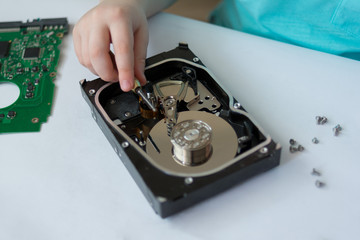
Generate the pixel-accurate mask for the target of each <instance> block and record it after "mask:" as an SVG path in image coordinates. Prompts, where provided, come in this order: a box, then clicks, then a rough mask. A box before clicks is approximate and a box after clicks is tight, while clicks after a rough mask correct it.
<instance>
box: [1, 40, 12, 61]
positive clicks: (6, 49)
mask: <svg viewBox="0 0 360 240" xmlns="http://www.w3.org/2000/svg"><path fill="white" fill-rule="evenodd" d="M9 49H10V42H7V41H0V58H4V57H7V55H8V53H9Z"/></svg>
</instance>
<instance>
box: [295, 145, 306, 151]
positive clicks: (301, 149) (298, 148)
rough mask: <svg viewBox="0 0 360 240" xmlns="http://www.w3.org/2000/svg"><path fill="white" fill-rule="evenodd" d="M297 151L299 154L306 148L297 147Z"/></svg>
mask: <svg viewBox="0 0 360 240" xmlns="http://www.w3.org/2000/svg"><path fill="white" fill-rule="evenodd" d="M297 150H298V151H299V152H302V151H304V150H305V148H304V147H303V146H302V145H299V146H298V147H297Z"/></svg>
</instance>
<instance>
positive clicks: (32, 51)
mask: <svg viewBox="0 0 360 240" xmlns="http://www.w3.org/2000/svg"><path fill="white" fill-rule="evenodd" d="M39 56H40V48H39V47H31V48H25V50H24V56H23V58H24V59H34V58H39Z"/></svg>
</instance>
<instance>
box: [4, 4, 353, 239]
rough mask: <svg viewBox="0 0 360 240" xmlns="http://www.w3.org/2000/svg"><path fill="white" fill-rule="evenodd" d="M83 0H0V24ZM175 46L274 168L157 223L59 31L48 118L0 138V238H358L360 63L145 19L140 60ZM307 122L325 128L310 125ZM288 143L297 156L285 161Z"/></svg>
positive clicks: (76, 13)
mask: <svg viewBox="0 0 360 240" xmlns="http://www.w3.org/2000/svg"><path fill="white" fill-rule="evenodd" d="M95 4H96V1H95V0H91V1H90V0H77V1H70V0H63V1H53V0H36V1H25V0H23V1H20V0H18V1H15V0H14V1H5V0H1V10H0V12H1V14H0V21H16V20H22V21H23V20H26V19H33V18H38V17H40V18H49V17H68V19H69V22H70V24H71V25H73V24H74V23H75V22H76V21H77V20H78V19H79V18H80V17H81V15H82V14H83V13H85V12H86V11H87V10H88V9H90V8H91V7H92V6H94V5H95ZM180 41H184V42H188V43H189V46H190V48H191V49H192V50H193V51H194V52H195V53H196V54H197V55H198V56H199V57H200V58H201V59H202V61H203V62H204V63H205V64H206V65H207V67H208V68H209V69H211V70H212V72H213V73H214V74H215V75H216V76H217V78H218V80H219V82H220V83H221V84H222V85H223V86H224V87H225V88H227V89H230V92H231V93H232V94H233V95H234V96H235V98H237V99H238V100H239V101H240V102H241V104H243V106H244V107H245V108H246V109H247V110H248V112H250V113H251V114H252V115H253V116H254V118H255V119H256V120H257V121H258V122H259V124H260V125H261V126H262V127H263V128H264V129H265V130H266V131H267V132H268V133H270V135H271V136H272V137H273V138H274V139H275V140H276V141H278V142H279V143H280V144H281V145H283V151H282V157H281V164H280V166H279V167H277V168H275V169H273V170H271V171H269V172H266V173H264V174H262V175H259V176H257V177H254V178H252V179H250V180H248V181H246V182H244V183H242V184H239V185H237V186H235V187H233V188H232V189H230V190H229V191H226V192H225V193H223V194H220V195H218V196H216V197H213V198H211V199H209V200H207V201H204V202H202V203H200V204H198V205H196V206H194V207H192V208H190V209H188V210H185V211H183V212H181V213H179V214H177V215H175V216H173V217H170V218H167V219H161V218H160V217H159V216H157V215H156V214H155V213H154V212H153V209H152V208H151V207H150V206H149V204H148V203H147V201H146V199H145V198H144V197H143V195H142V193H141V192H140V190H139V189H138V187H137V186H136V184H135V182H134V181H133V180H132V178H131V176H130V174H129V173H128V172H127V170H126V168H125V167H124V166H123V164H122V163H121V161H120V160H119V158H118V156H117V155H116V154H115V152H114V151H113V149H112V148H111V146H110V144H109V143H108V141H107V140H106V138H105V136H104V135H103V133H102V132H101V130H100V129H99V127H98V126H97V124H96V123H95V121H94V120H93V119H92V117H91V114H90V110H89V107H88V105H87V104H86V103H85V101H84V100H83V98H82V96H81V94H80V87H79V83H78V82H79V80H81V79H83V78H86V79H89V80H91V79H94V78H95V76H93V75H92V74H91V73H90V72H89V71H88V70H87V69H85V68H84V67H82V66H81V65H80V64H79V63H78V62H77V59H76V56H75V53H74V49H73V45H72V36H71V34H69V35H68V36H66V37H65V39H64V41H63V44H62V46H61V51H62V53H61V62H60V64H59V66H58V76H57V79H56V81H55V83H56V95H55V99H54V104H53V110H52V115H51V117H50V118H49V119H48V122H47V123H46V124H43V126H42V129H41V132H39V133H26V134H1V135H0V239H2V240H7V239H11V240H18V239H36V240H42V239H44V240H45V239H46V240H47V239H67V240H68V239H87V240H88V239H347V240H349V239H358V238H359V235H360V204H359V202H360V186H359V184H360V174H359V171H360V157H359V154H358V152H357V151H358V150H360V140H359V133H360V112H359V111H360V110H359V109H360V94H359V89H360V62H359V61H354V60H350V59H346V58H341V57H337V56H333V55H329V54H325V53H320V52H316V51H312V50H308V49H304V48H300V47H295V46H291V45H288V44H283V43H279V42H275V41H270V40H266V39H263V38H258V37H255V36H251V35H247V34H243V33H240V32H235V31H232V30H228V29H225V28H221V27H217V26H213V25H210V24H206V23H202V22H197V21H194V20H189V19H185V18H181V17H177V16H173V15H168V14H159V15H157V16H155V17H153V18H152V19H150V43H149V50H148V56H152V55H154V54H156V53H159V52H163V51H167V50H170V49H173V48H174V47H176V46H177V44H178V42H180ZM316 115H324V116H326V117H328V119H329V122H328V123H327V124H325V125H320V126H319V125H316V124H315V116H316ZM336 124H340V125H341V126H343V129H344V130H343V131H342V132H341V134H340V135H339V136H338V137H335V136H333V133H332V128H333V126H335V125H336ZM313 137H317V138H318V139H319V140H320V143H319V144H317V145H315V144H313V143H312V142H311V139H312V138H313ZM290 138H294V139H296V140H297V141H298V142H299V143H301V144H302V145H303V146H304V147H305V149H306V150H305V151H304V152H302V153H296V154H290V153H289V151H288V148H289V143H288V141H289V139H290ZM312 168H317V169H319V171H321V172H322V176H321V177H315V176H312V175H311V174H310V172H311V170H312ZM317 179H319V180H322V181H324V182H325V183H326V186H325V187H324V188H321V189H319V188H316V187H315V185H314V183H315V181H316V180H317Z"/></svg>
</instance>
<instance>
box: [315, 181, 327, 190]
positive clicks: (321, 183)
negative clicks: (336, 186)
mask: <svg viewBox="0 0 360 240" xmlns="http://www.w3.org/2000/svg"><path fill="white" fill-rule="evenodd" d="M315 186H316V187H317V188H321V187H323V186H325V183H323V182H321V181H320V180H316V181H315Z"/></svg>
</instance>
